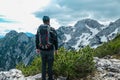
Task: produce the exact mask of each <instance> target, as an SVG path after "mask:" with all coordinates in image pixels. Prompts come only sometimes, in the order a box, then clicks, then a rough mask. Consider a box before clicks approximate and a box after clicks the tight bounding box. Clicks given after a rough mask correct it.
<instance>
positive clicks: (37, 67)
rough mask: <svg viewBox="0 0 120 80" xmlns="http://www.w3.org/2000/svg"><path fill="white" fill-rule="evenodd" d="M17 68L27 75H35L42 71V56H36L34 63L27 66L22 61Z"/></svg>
mask: <svg viewBox="0 0 120 80" xmlns="http://www.w3.org/2000/svg"><path fill="white" fill-rule="evenodd" d="M16 68H17V69H20V70H21V71H22V72H23V74H24V75H25V76H29V75H35V74H37V73H40V72H41V58H40V56H36V57H35V58H34V60H33V61H32V63H31V64H30V65H27V66H25V65H24V64H23V63H21V62H20V63H19V64H18V65H17V66H16Z"/></svg>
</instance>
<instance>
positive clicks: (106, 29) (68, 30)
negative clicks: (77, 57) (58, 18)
mask: <svg viewBox="0 0 120 80" xmlns="http://www.w3.org/2000/svg"><path fill="white" fill-rule="evenodd" d="M57 32H58V35H59V45H60V46H64V47H65V48H67V49H71V48H72V49H76V50H78V49H79V48H82V47H84V46H86V45H90V46H91V47H93V48H96V47H97V46H98V45H100V44H101V43H103V42H107V41H109V40H112V39H114V38H115V36H116V35H117V34H118V33H120V19H118V20H116V21H115V22H112V23H110V24H109V25H108V26H104V25H102V24H100V23H98V22H97V21H96V20H92V19H84V20H81V21H78V22H77V23H76V24H75V25H74V26H69V27H60V28H59V29H58V30H57Z"/></svg>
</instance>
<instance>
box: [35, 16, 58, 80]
mask: <svg viewBox="0 0 120 80" xmlns="http://www.w3.org/2000/svg"><path fill="white" fill-rule="evenodd" d="M43 23H44V24H42V25H40V26H39V28H38V30H37V34H36V52H37V53H40V54H41V59H42V80H46V73H47V72H48V80H53V70H52V67H53V61H54V52H55V54H57V53H58V39H57V33H56V31H55V29H54V28H51V27H50V18H49V17H48V16H43ZM42 27H49V28H50V36H52V39H50V40H52V42H51V45H49V48H48V46H41V44H40V42H41V39H42V38H43V37H41V38H40V30H41V28H42ZM43 31H44V30H41V32H43ZM51 32H52V33H51ZM45 33H46V32H45ZM45 33H44V36H45ZM47 33H48V32H47ZM46 69H48V70H47V71H46Z"/></svg>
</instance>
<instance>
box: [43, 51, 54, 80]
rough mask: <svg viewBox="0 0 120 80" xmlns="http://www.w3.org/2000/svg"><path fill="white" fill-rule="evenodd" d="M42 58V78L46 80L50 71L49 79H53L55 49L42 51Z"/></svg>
mask: <svg viewBox="0 0 120 80" xmlns="http://www.w3.org/2000/svg"><path fill="white" fill-rule="evenodd" d="M41 58H42V80H46V73H48V80H53V71H52V67H53V61H54V51H53V50H52V51H41Z"/></svg>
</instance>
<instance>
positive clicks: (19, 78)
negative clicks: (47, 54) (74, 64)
mask: <svg viewBox="0 0 120 80" xmlns="http://www.w3.org/2000/svg"><path fill="white" fill-rule="evenodd" d="M94 62H95V63H96V64H95V67H96V68H97V71H96V73H95V75H94V76H92V78H91V79H89V80H120V60H119V59H113V58H112V57H110V56H108V57H104V58H98V57H94ZM40 79H41V74H37V75H35V76H28V77H25V76H24V75H23V74H22V72H21V71H20V70H17V69H11V70H9V71H3V72H0V80H40ZM57 80H65V78H62V77H61V78H59V79H57Z"/></svg>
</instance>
